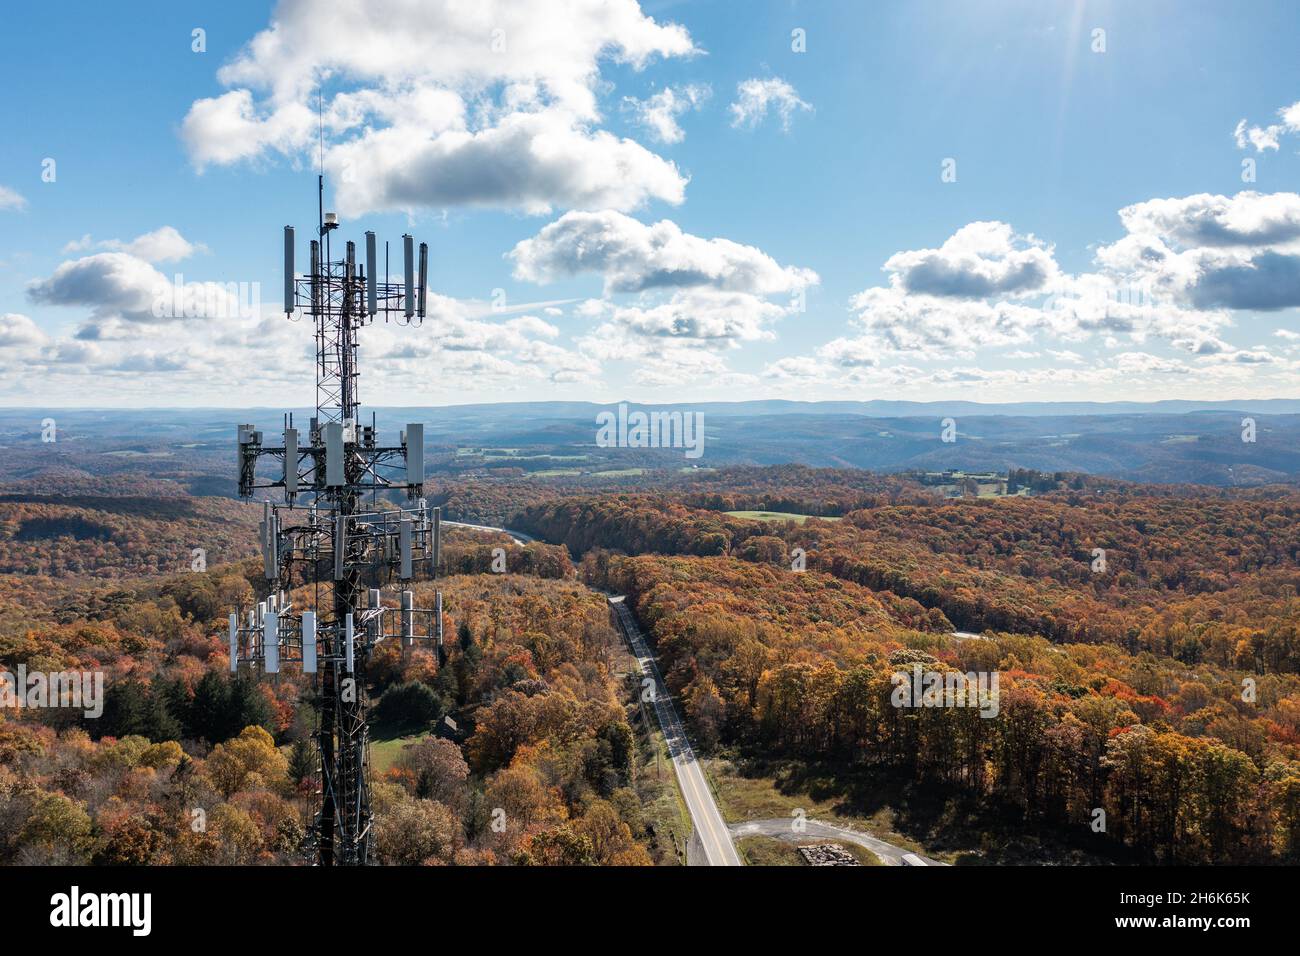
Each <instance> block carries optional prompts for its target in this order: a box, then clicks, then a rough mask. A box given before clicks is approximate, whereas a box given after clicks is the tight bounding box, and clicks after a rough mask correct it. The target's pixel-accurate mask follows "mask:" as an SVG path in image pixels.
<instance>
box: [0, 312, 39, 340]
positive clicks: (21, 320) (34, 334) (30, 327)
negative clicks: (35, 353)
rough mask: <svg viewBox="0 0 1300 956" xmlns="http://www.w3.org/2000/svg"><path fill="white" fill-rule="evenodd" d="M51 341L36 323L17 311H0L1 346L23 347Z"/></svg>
mask: <svg viewBox="0 0 1300 956" xmlns="http://www.w3.org/2000/svg"><path fill="white" fill-rule="evenodd" d="M48 341H49V336H48V335H46V334H45V333H44V332H43V331H42V330H41V329H40V328H39V327H37V325H36V323H35V322H33V321H32V320H31V319H29V318H28V317H27V316H25V315H20V314H18V313H17V312H4V313H0V348H4V349H22V348H26V347H29V346H36V345H44V344H45V343H46V342H48Z"/></svg>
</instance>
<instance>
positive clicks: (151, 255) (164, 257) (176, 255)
mask: <svg viewBox="0 0 1300 956" xmlns="http://www.w3.org/2000/svg"><path fill="white" fill-rule="evenodd" d="M85 238H87V239H88V238H89V236H87V237H85ZM100 245H101V246H103V247H104V248H105V249H113V250H116V251H118V252H125V253H127V254H128V255H132V256H135V257H136V258H137V259H143V260H144V261H145V262H175V261H178V260H180V259H188V258H189V257H190V256H192V255H194V253H196V252H206V251H207V247H206V246H204V245H203V244H202V243H193V242H190V241H189V240H188V239H186V238H185V237H184V236H182V235H181V234H180V233H179V232H178V231H176V229H175V228H173V227H172V226H163V227H162V228H161V229H155V230H154V231H153V232H146V233H145V234H144V235H142V236H137V237H136V238H134V239H132V240H131V241H130V242H122V241H121V240H119V239H109V240H107V241H105V242H101V243H100Z"/></svg>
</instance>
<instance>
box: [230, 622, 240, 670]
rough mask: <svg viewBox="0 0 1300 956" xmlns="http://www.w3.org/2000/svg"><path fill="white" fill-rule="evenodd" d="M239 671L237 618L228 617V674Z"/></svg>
mask: <svg viewBox="0 0 1300 956" xmlns="http://www.w3.org/2000/svg"><path fill="white" fill-rule="evenodd" d="M238 669H239V616H238V615H237V614H235V613H234V612H231V615H230V673H232V674H233V673H234V672H235V671H237V670H238Z"/></svg>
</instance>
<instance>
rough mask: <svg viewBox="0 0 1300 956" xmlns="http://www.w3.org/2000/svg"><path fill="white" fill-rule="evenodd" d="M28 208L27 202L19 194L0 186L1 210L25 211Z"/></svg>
mask: <svg viewBox="0 0 1300 956" xmlns="http://www.w3.org/2000/svg"><path fill="white" fill-rule="evenodd" d="M26 206H27V200H26V199H24V198H23V197H22V196H21V195H20V194H19V193H17V192H15V191H14V190H12V189H10V188H8V187H7V186H0V209H24V208H26Z"/></svg>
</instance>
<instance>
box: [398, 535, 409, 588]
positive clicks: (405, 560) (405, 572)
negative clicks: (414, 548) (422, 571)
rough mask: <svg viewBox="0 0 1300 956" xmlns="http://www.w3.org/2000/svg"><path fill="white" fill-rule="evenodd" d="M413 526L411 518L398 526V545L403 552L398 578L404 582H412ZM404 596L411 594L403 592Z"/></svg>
mask: <svg viewBox="0 0 1300 956" xmlns="http://www.w3.org/2000/svg"><path fill="white" fill-rule="evenodd" d="M411 526H412V522H411V519H410V518H403V519H402V522H401V524H399V525H398V526H397V543H398V549H399V551H400V552H401V565H400V567H399V568H398V571H397V576H398V577H399V578H401V579H402V580H403V581H409V580H411ZM402 593H403V594H407V593H409V592H406V591H403V592H402Z"/></svg>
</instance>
